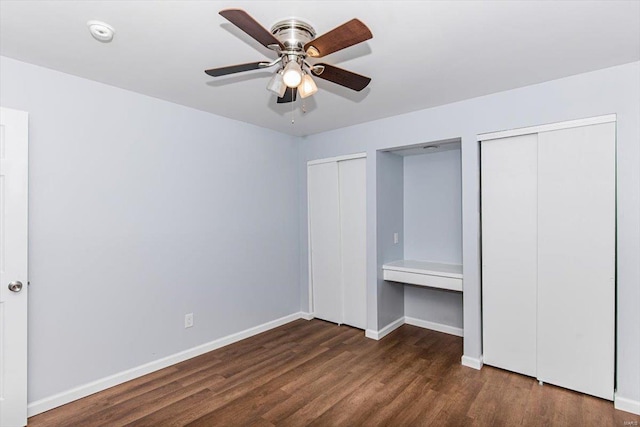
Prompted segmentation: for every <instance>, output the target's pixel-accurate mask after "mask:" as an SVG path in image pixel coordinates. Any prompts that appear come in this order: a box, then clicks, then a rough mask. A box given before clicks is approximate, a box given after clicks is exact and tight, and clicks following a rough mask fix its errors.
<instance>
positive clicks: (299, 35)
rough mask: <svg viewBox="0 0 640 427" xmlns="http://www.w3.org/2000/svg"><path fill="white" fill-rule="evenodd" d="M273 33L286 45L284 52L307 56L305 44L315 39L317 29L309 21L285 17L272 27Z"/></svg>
mask: <svg viewBox="0 0 640 427" xmlns="http://www.w3.org/2000/svg"><path fill="white" fill-rule="evenodd" d="M271 34H273V36H274V37H275V38H276V39H278V41H279V42H280V43H282V44H283V45H284V50H283V53H290V54H296V55H302V56H303V57H304V56H306V54H305V52H304V45H305V44H307V43H308V42H310V41H311V40H313V39H314V38H315V36H316V31H315V30H314V29H313V27H312V26H311V25H309V24H308V23H306V22H304V21H301V20H299V19H296V18H290V19H285V20H282V21H279V22H277V23H276V24H274V25H273V27H271Z"/></svg>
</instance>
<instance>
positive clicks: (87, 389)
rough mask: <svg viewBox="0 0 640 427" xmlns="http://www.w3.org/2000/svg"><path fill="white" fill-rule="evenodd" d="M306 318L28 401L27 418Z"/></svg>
mask: <svg viewBox="0 0 640 427" xmlns="http://www.w3.org/2000/svg"><path fill="white" fill-rule="evenodd" d="M309 316H310V314H309V313H304V312H298V313H294V314H290V315H288V316H285V317H281V318H279V319H276V320H272V321H270V322H267V323H263V324H261V325H258V326H254V327H253V328H249V329H245V330H244V331H240V332H238V333H235V334H232V335H227V336H226V337H222V338H219V339H217V340H214V341H211V342H208V343H206V344H202V345H199V346H197V347H193V348H190V349H188V350H184V351H181V352H179V353H176V354H172V355H171V356H167V357H163V358H162V359H158V360H154V361H152V362H149V363H145V364H144V365H141V366H137V367H135V368H132V369H128V370H126V371H123V372H119V373H117V374H114V375H110V376H108V377H105V378H101V379H99V380H96V381H92V382H90V383H88V384H84V385H81V386H79V387H75V388H73V389H71V390H67V391H63V392H61V393H58V394H55V395H53V396H49V397H45V398H44V399H40V400H36V401H35V402H31V403H29V404H28V405H27V415H28V416H29V417H31V416H33V415H37V414H40V413H42V412H45V411H48V410H49V409H53V408H56V407H58V406H61V405H64V404H66V403H69V402H73V401H74V400H78V399H81V398H83V397H86V396H89V395H90V394H94V393H97V392H99V391H102V390H106V389H108V388H110V387H113V386H116V385H118V384H122V383H124V382H127V381H130V380H132V379H134V378H138V377H141V376H143V375H147V374H150V373H151V372H155V371H158V370H160V369H163V368H166V367H168V366H171V365H175V364H176V363H179V362H183V361H185V360H187V359H191V358H193V357H196V356H200V355H201V354H204V353H208V352H210V351H212V350H216V349H218V348H220V347H224V346H226V345H229V344H233V343H235V342H238V341H241V340H243V339H245V338H249V337H252V336H254V335H257V334H260V333H262V332H265V331H268V330H270V329H274V328H277V327H279V326H282V325H285V324H287V323H289V322H293V321H294V320H298V319H307V320H310V319H311V318H313V316H312V315H311V317H309Z"/></svg>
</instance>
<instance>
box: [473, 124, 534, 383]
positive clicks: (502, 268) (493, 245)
mask: <svg viewBox="0 0 640 427" xmlns="http://www.w3.org/2000/svg"><path fill="white" fill-rule="evenodd" d="M536 157H537V135H536V134H531V135H523V136H516V137H511V138H504V139H496V140H491V141H483V142H482V151H481V162H482V164H481V173H482V177H481V178H482V328H483V360H484V363H486V364H488V365H492V366H497V367H500V368H504V369H508V370H510V371H515V372H519V373H522V374H525V375H530V376H535V375H536V276H537V271H536V270H537V265H536V254H537V242H536V240H537V238H536V228H537V226H536V224H537V215H536V211H537V209H536V198H537V194H536V192H537V183H536V168H537V158H536Z"/></svg>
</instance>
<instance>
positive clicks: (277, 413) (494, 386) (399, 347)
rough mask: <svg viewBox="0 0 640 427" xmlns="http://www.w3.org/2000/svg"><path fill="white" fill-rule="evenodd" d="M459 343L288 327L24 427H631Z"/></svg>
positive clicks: (418, 335)
mask: <svg viewBox="0 0 640 427" xmlns="http://www.w3.org/2000/svg"><path fill="white" fill-rule="evenodd" d="M461 355H462V338H459V337H455V336H452V335H446V334H442V333H438V332H433V331H429V330H425V329H421V328H417V327H414V326H409V325H404V326H402V327H401V328H400V329H398V330H396V331H394V332H393V333H391V334H389V335H388V336H387V337H385V338H384V339H382V340H381V341H374V340H370V339H367V338H365V337H364V333H363V331H361V330H358V329H353V328H350V327H346V326H337V325H334V324H331V323H327V322H323V321H320V320H312V321H306V320H298V321H295V322H292V323H289V324H287V325H285V326H282V327H280V328H277V329H274V330H271V331H268V332H265V333H263V334H260V335H257V336H255V337H252V338H249V339H246V340H244V341H241V342H238V343H236V344H232V345H230V346H227V347H224V348H222V349H219V350H216V351H212V352H210V353H207V354H204V355H202V356H199V357H197V358H194V359H191V360H188V361H185V362H182V363H180V364H178V365H174V366H171V367H169V368H166V369H163V370H161V371H157V372H154V373H152V374H149V375H146V376H144V377H141V378H138V379H136V380H133V381H130V382H127V383H125V384H122V385H119V386H117V387H113V388H110V389H108V390H105V391H103V392H100V393H96V394H94V395H91V396H88V397H86V398H84V399H81V400H78V401H75V402H72V403H70V404H68V405H65V406H62V407H59V408H56V409H53V410H51V411H48V412H45V413H43V414H40V415H37V416H35V417H32V418H30V419H29V426H33V427H36V426H65V427H66V426H124V425H127V426H183V425H189V426H216V425H222V426H233V425H236V426H270V425H283V426H302V425H317V426H359V425H365V426H375V425H386V426H420V425H432V426H466V425H470V426H507V425H508V426H514V425H526V426H547V425H554V426H555V425H557V426H573V425H575V426H637V425H639V424H640V417H639V416H636V415H632V414H629V413H626V412H621V411H616V410H614V409H613V403H612V402H608V401H605V400H601V399H597V398H595V397H590V396H586V395H582V394H579V393H575V392H572V391H569V390H565V389H562V388H558V387H554V386H551V385H544V386H539V385H538V383H537V382H536V381H535V379H533V378H529V377H525V376H522V375H517V374H513V373H510V372H506V371H503V370H500V369H495V368H491V367H488V366H485V367H484V368H483V369H482V370H481V371H476V370H474V369H471V368H467V367H464V366H461V365H460V357H461Z"/></svg>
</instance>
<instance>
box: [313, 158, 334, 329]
mask: <svg viewBox="0 0 640 427" xmlns="http://www.w3.org/2000/svg"><path fill="white" fill-rule="evenodd" d="M307 180H308V195H309V196H308V197H309V239H310V247H311V281H312V292H313V311H314V315H315V317H317V318H319V319H324V320H329V321H331V322H336V323H342V299H341V294H342V278H341V260H340V206H339V203H340V201H339V187H338V164H337V163H336V162H330V163H320V164H317V165H312V166H309V167H308V168H307Z"/></svg>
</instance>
